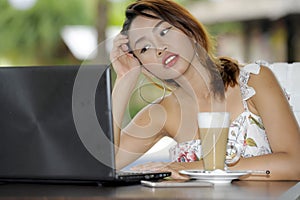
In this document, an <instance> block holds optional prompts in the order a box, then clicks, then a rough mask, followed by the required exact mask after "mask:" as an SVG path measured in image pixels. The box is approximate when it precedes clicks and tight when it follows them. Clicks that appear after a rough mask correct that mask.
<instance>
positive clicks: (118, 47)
mask: <svg viewBox="0 0 300 200" xmlns="http://www.w3.org/2000/svg"><path fill="white" fill-rule="evenodd" d="M128 42H129V40H128V36H126V35H123V34H121V33H119V34H118V35H117V36H116V37H115V39H114V41H113V48H112V51H111V53H110V61H111V63H112V65H113V68H114V70H115V72H116V73H117V76H118V77H122V76H123V75H125V74H126V73H127V72H129V71H130V70H132V69H134V68H137V67H140V63H139V61H138V60H137V58H135V57H134V56H133V54H132V53H130V52H129V46H128Z"/></svg>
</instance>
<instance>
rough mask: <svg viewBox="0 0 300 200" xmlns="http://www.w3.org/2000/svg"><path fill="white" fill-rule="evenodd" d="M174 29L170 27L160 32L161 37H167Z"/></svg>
mask: <svg viewBox="0 0 300 200" xmlns="http://www.w3.org/2000/svg"><path fill="white" fill-rule="evenodd" d="M171 28H172V27H168V28H166V29H164V30H162V31H161V32H160V36H164V35H166V34H167V33H168V32H169V30H170V29H171Z"/></svg>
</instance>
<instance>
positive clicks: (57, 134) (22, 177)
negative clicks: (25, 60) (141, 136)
mask: <svg viewBox="0 0 300 200" xmlns="http://www.w3.org/2000/svg"><path fill="white" fill-rule="evenodd" d="M111 71H112V70H111V67H109V66H105V65H85V66H83V65H81V66H80V65H70V66H69V65H64V66H27V67H22V66H19V67H0V181H2V182H54V183H96V184H112V185H123V184H125V185H126V184H136V183H140V181H141V180H150V179H161V178H164V177H167V176H170V175H171V172H144V173H129V174H128V173H125V174H124V173H123V174H120V173H119V171H117V170H116V169H115V159H114V158H115V157H114V142H113V141H114V137H113V119H112V112H111V88H112V79H111V74H112V73H111Z"/></svg>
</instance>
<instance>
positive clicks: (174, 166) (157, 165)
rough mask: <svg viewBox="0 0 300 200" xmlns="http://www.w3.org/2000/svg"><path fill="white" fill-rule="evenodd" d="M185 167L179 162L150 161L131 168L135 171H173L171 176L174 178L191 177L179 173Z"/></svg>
mask: <svg viewBox="0 0 300 200" xmlns="http://www.w3.org/2000/svg"><path fill="white" fill-rule="evenodd" d="M184 169H185V167H184V166H182V165H181V164H180V163H179V162H172V163H167V162H150V163H145V164H141V165H137V166H134V167H132V168H131V170H134V171H161V172H162V171H169V172H171V173H172V175H171V178H174V179H189V178H188V177H187V176H185V175H182V174H180V173H179V171H180V170H184Z"/></svg>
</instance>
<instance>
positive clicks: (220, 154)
mask: <svg viewBox="0 0 300 200" xmlns="http://www.w3.org/2000/svg"><path fill="white" fill-rule="evenodd" d="M229 124H230V117H229V113H228V112H204V113H198V125H199V130H200V138H201V148H202V157H203V163H204V170H208V171H210V170H215V169H221V170H224V167H225V158H226V149H227V139H228V130H229Z"/></svg>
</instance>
